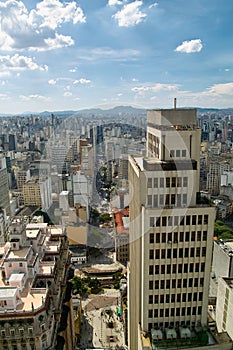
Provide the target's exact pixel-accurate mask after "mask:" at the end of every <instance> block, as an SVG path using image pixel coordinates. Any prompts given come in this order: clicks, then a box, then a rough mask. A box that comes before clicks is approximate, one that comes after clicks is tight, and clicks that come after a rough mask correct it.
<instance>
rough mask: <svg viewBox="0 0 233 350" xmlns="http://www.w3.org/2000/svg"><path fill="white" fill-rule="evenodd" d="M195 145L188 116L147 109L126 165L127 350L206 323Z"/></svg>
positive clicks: (208, 249) (209, 228)
mask: <svg viewBox="0 0 233 350" xmlns="http://www.w3.org/2000/svg"><path fill="white" fill-rule="evenodd" d="M200 142H201V129H200V128H199V127H198V126H197V119H196V110H195V109H177V108H176V105H175V106H174V109H164V110H150V111H148V112H147V156H146V157H142V156H140V157H136V156H131V157H130V158H129V163H130V164H129V183H130V184H131V186H130V198H131V202H130V264H129V312H128V325H129V348H130V349H139V348H140V349H141V348H143V347H142V345H141V342H142V339H143V335H145V334H148V335H150V336H151V338H152V342H153V337H154V338H157V339H158V338H161V339H162V338H163V339H165V340H166V339H167V340H168V339H172V338H173V339H176V338H177V337H182V331H183V330H184V329H185V335H186V337H189V336H190V337H191V336H192V335H191V332H192V331H193V329H194V328H195V327H197V326H198V327H201V326H204V325H206V324H207V308H208V289H209V288H208V287H209V275H210V264H211V255H212V236H213V226H214V219H215V209H214V208H213V207H211V206H210V205H207V204H200V200H199V196H198V193H199V174H200ZM139 344H140V346H139Z"/></svg>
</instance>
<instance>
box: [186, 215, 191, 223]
mask: <svg viewBox="0 0 233 350" xmlns="http://www.w3.org/2000/svg"><path fill="white" fill-rule="evenodd" d="M186 225H190V215H187V216H186Z"/></svg>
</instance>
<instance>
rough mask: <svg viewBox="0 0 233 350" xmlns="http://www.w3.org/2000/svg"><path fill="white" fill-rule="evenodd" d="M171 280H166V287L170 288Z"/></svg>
mask: <svg viewBox="0 0 233 350" xmlns="http://www.w3.org/2000/svg"><path fill="white" fill-rule="evenodd" d="M170 282H171V281H170V280H166V289H170V286H171V283H170Z"/></svg>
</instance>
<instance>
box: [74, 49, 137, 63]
mask: <svg viewBox="0 0 233 350" xmlns="http://www.w3.org/2000/svg"><path fill="white" fill-rule="evenodd" d="M79 52H80V54H79V58H80V59H83V60H86V61H96V60H104V59H107V60H109V59H111V60H114V61H135V60H137V59H138V57H139V55H140V52H139V51H137V50H133V49H122V50H115V49H112V48H111V47H96V48H94V49H91V48H90V49H89V50H80V51H79Z"/></svg>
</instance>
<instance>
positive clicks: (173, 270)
mask: <svg viewBox="0 0 233 350" xmlns="http://www.w3.org/2000/svg"><path fill="white" fill-rule="evenodd" d="M176 267H177V265H176V264H173V265H172V273H176Z"/></svg>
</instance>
